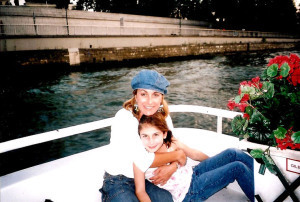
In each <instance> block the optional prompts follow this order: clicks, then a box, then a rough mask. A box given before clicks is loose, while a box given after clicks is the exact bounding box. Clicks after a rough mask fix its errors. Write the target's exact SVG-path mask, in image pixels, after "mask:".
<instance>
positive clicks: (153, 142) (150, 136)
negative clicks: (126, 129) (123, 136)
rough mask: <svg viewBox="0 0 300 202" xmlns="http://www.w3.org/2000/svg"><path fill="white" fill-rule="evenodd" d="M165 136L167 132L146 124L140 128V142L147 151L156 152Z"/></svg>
mask: <svg viewBox="0 0 300 202" xmlns="http://www.w3.org/2000/svg"><path fill="white" fill-rule="evenodd" d="M166 136H167V133H163V132H162V131H161V130H159V129H157V128H156V127H153V126H150V125H148V124H145V126H143V127H142V129H141V130H140V137H141V140H142V143H143V145H144V147H145V148H146V150H147V151H148V152H153V153H154V152H157V151H158V150H159V149H160V148H161V146H162V145H163V143H164V138H166Z"/></svg>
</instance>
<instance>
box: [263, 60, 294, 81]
mask: <svg viewBox="0 0 300 202" xmlns="http://www.w3.org/2000/svg"><path fill="white" fill-rule="evenodd" d="M278 69H279V67H278V64H272V65H271V66H269V67H268V69H267V76H269V77H271V78H272V77H275V76H277V74H278ZM290 69H291V68H290V66H289V64H288V63H286V62H285V63H283V64H282V65H281V67H280V69H279V75H280V76H282V77H287V76H288V75H289V71H290Z"/></svg>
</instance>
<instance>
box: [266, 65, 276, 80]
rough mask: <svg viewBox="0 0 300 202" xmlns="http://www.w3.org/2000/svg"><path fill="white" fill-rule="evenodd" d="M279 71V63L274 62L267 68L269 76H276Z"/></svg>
mask: <svg viewBox="0 0 300 202" xmlns="http://www.w3.org/2000/svg"><path fill="white" fill-rule="evenodd" d="M277 71H278V65H277V64H272V65H271V66H269V67H268V69H267V75H268V76H269V77H274V76H276V75H277Z"/></svg>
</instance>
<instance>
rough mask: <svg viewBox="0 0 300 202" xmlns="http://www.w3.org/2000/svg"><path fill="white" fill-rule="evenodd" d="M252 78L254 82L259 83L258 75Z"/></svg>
mask: <svg viewBox="0 0 300 202" xmlns="http://www.w3.org/2000/svg"><path fill="white" fill-rule="evenodd" d="M251 80H252V82H253V83H258V82H259V80H260V78H259V77H258V76H257V77H255V78H252V79H251Z"/></svg>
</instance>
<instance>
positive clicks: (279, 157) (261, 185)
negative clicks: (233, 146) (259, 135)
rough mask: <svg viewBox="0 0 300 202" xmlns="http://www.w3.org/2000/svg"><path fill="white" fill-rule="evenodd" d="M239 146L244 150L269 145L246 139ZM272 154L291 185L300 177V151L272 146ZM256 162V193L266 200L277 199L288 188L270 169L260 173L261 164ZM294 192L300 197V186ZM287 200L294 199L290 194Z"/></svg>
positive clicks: (263, 148) (262, 147) (265, 147)
mask: <svg viewBox="0 0 300 202" xmlns="http://www.w3.org/2000/svg"><path fill="white" fill-rule="evenodd" d="M239 148H240V149H242V150H247V149H262V150H266V149H267V148H268V146H266V145H262V144H257V143H252V142H249V141H247V140H245V139H244V140H242V141H240V142H239ZM270 155H271V158H272V159H273V161H274V162H275V164H276V165H277V167H278V168H279V170H280V171H281V173H282V174H283V176H284V178H285V179H286V181H287V182H288V186H290V185H291V184H292V183H293V182H295V180H296V179H297V178H299V177H300V151H295V150H290V149H286V150H280V149H277V148H275V147H271V148H270ZM254 162H255V163H254V174H255V190H256V194H259V195H260V197H261V199H262V200H263V201H264V202H268V201H275V200H276V199H277V198H278V197H279V196H280V195H281V194H282V193H283V192H284V191H285V190H286V188H285V187H284V185H283V183H282V181H281V180H280V179H279V177H278V176H277V175H275V174H272V173H271V172H270V171H269V170H268V169H266V171H265V173H264V174H263V175H262V174H260V173H259V170H260V166H261V164H260V163H258V162H256V161H254ZM298 180H299V179H298ZM293 192H294V194H295V195H296V197H297V198H298V199H300V186H299V187H297V188H296V189H295V190H294V191H293ZM285 201H293V199H292V198H291V197H290V196H288V197H287V198H286V199H285Z"/></svg>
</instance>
